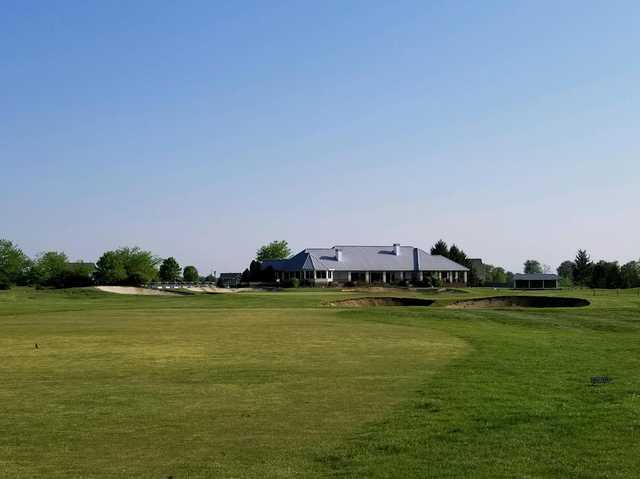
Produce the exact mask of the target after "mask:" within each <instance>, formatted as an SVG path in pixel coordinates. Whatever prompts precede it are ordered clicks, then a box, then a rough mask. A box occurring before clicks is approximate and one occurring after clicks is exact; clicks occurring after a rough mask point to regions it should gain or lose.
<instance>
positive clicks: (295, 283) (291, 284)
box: [283, 278, 300, 288]
mask: <svg viewBox="0 0 640 479" xmlns="http://www.w3.org/2000/svg"><path fill="white" fill-rule="evenodd" d="M283 286H284V287H285V288H299V287H300V280H299V279H298V278H291V279H290V280H288V281H285V282H284V285H283Z"/></svg>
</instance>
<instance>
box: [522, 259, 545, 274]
mask: <svg viewBox="0 0 640 479" xmlns="http://www.w3.org/2000/svg"><path fill="white" fill-rule="evenodd" d="M524 272H525V274H533V273H542V265H541V264H540V261H538V260H535V259H528V260H527V261H525V262H524Z"/></svg>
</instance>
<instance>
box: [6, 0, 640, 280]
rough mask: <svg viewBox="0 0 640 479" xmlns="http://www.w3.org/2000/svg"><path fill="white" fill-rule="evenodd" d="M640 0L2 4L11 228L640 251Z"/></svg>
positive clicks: (89, 250)
mask: <svg viewBox="0 0 640 479" xmlns="http://www.w3.org/2000/svg"><path fill="white" fill-rule="evenodd" d="M638 18H640V4H638V2H633V1H620V2H588V1H587V2H585V1H581V2H578V1H575V2H573V1H567V2H544V1H535V2H514V1H505V2H492V1H486V2H424V1H416V2H404V1H399V2H370V1H367V2H364V1H363V2H355V1H354V2H346V1H335V2H319V3H318V2H303V1H295V2H275V1H274V2H210V1H206V2H205V1H202V2H194V1H185V2H162V1H136V2H124V1H113V2H101V1H88V2H87V1H83V2H75V1H71V0H67V1H59V2H51V1H48V2H44V1H43V2H29V1H19V2H18V1H15V2H13V1H9V2H7V1H5V2H3V3H2V15H1V16H0V92H1V93H0V167H1V170H0V171H1V184H2V188H1V189H0V205H2V206H0V237H6V238H9V239H11V240H13V241H15V242H17V243H18V244H19V245H20V246H21V247H22V248H23V249H24V250H25V251H26V252H28V253H29V254H35V253H37V252H39V251H44V250H63V251H65V252H66V253H67V254H68V255H69V256H70V257H71V258H73V259H79V258H83V259H85V260H95V259H97V257H98V256H99V255H100V254H101V253H102V252H103V251H105V250H107V249H112V248H116V247H118V246H125V245H126V246H133V245H139V246H141V247H143V248H145V249H150V250H152V251H153V252H155V253H156V254H158V255H160V256H163V257H166V256H175V257H176V258H177V259H178V261H179V262H180V263H181V264H195V265H196V266H198V268H199V269H200V270H201V271H202V272H207V271H210V270H217V271H219V272H220V271H229V270H230V271H235V270H238V271H239V270H241V269H243V268H244V267H246V265H247V264H248V262H249V261H250V260H251V258H252V256H253V254H254V252H255V250H256V248H257V247H258V246H260V245H261V244H264V243H266V242H268V241H270V240H273V239H287V240H288V241H289V243H290V245H291V246H292V248H293V249H294V250H298V249H302V248H304V247H319V246H332V245H334V244H391V243H393V242H400V243H403V244H411V245H416V246H420V247H423V248H425V249H426V248H428V247H429V246H430V245H431V244H432V243H434V242H435V241H436V240H437V239H439V238H444V239H445V240H447V241H448V242H450V243H451V242H455V243H457V244H458V245H460V246H461V247H462V248H463V249H465V251H466V252H467V253H468V254H469V255H470V256H474V257H482V258H483V259H484V260H485V261H486V262H489V263H493V264H499V265H503V266H505V267H507V268H509V269H511V270H514V271H519V270H520V269H521V265H522V262H523V261H524V260H526V259H527V258H537V259H539V260H540V261H542V262H543V263H547V264H549V265H551V266H553V267H555V266H556V265H557V264H558V263H559V262H560V261H562V260H563V259H565V258H571V257H573V256H574V254H575V251H576V249H577V248H587V249H588V250H589V251H590V252H591V254H592V256H593V257H596V258H605V259H619V260H622V261H627V260H630V259H637V258H638V257H640V247H639V245H640V226H639V222H638V212H639V207H638V205H639V202H638V200H639V199H640V189H639V180H640V161H639V153H640V144H639V138H640V134H639V127H640V117H639V115H638V111H640V97H639V94H638V92H639V88H638V85H640V64H639V63H638V61H637V53H638V47H639V46H640V30H639V29H638V28H637V20H638Z"/></svg>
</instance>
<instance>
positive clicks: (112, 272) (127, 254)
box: [95, 247, 160, 286]
mask: <svg viewBox="0 0 640 479" xmlns="http://www.w3.org/2000/svg"><path fill="white" fill-rule="evenodd" d="M159 262H160V259H159V258H158V257H156V256H154V255H153V254H152V253H151V252H149V251H144V250H141V249H140V248H138V247H134V248H119V249H117V250H114V251H107V252H105V253H104V254H103V255H102V256H101V257H100V259H99V260H98V262H97V264H96V274H95V277H96V281H97V282H98V283H99V284H115V285H129V286H139V285H143V284H146V283H149V282H151V281H154V280H155V279H156V278H157V277H158V263H159Z"/></svg>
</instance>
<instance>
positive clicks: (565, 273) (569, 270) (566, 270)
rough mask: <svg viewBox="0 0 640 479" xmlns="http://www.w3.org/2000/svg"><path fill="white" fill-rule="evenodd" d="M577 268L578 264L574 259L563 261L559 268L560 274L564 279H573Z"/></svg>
mask: <svg viewBox="0 0 640 479" xmlns="http://www.w3.org/2000/svg"><path fill="white" fill-rule="evenodd" d="M575 269H576V264H575V263H574V262H573V261H569V260H566V261H563V262H562V263H560V266H558V268H557V270H556V271H557V272H558V276H560V278H563V279H568V280H572V279H573V272H574V270H575Z"/></svg>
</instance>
